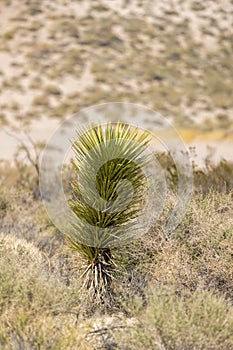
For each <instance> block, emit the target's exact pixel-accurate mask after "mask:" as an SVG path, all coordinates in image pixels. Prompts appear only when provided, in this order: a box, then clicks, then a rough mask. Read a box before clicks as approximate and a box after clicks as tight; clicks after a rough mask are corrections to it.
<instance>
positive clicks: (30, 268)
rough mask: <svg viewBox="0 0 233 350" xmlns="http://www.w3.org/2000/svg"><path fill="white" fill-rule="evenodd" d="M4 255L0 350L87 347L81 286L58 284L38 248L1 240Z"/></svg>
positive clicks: (0, 283) (0, 280) (0, 253)
mask: <svg viewBox="0 0 233 350" xmlns="http://www.w3.org/2000/svg"><path fill="white" fill-rule="evenodd" d="M0 256H1V259H0V300H1V303H0V319H1V321H0V347H1V349H9V348H14V349H18V348H20V349H21V348H23V349H41V348H42V349H48V348H50V349H73V348H76V349H77V348H78V349H79V348H80V349H87V348H88V347H87V346H85V341H84V340H83V335H82V332H83V330H82V328H81V327H80V328H77V326H76V320H77V308H76V306H77V305H78V293H77V291H78V285H77V283H76V285H73V286H72V287H70V288H68V287H66V286H65V285H64V284H62V283H59V280H57V279H56V278H55V277H54V276H53V275H51V273H50V272H49V269H48V264H47V262H46V260H44V259H43V256H42V255H41V253H40V252H39V251H38V249H36V248H35V247H33V245H32V244H29V243H27V242H25V241H24V240H19V239H15V238H14V237H13V236H12V237H11V238H10V237H8V236H3V235H2V236H1V237H0ZM72 310H73V311H72ZM83 327H85V328H87V327H88V325H85V326H83ZM87 329H88V328H87ZM64 335H65V336H64Z"/></svg>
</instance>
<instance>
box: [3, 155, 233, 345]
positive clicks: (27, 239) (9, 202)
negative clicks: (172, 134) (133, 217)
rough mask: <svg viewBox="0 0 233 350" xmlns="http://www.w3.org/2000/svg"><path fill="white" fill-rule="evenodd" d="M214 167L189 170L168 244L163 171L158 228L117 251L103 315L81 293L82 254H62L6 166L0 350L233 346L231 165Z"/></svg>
mask: <svg viewBox="0 0 233 350" xmlns="http://www.w3.org/2000/svg"><path fill="white" fill-rule="evenodd" d="M162 159H164V165H163V166H164V167H166V166H167V167H168V168H169V167H170V166H171V165H169V164H170V163H169V161H168V160H166V161H165V155H163V156H161V159H160V163H161V164H163V163H162V162H161V160H162ZM194 169H195V168H194ZM212 169H213V170H211V168H210V167H209V168H208V169H206V174H205V175H202V176H201V177H200V176H199V174H198V172H196V171H195V172H194V183H195V184H196V190H197V193H196V194H195V193H194V195H193V199H192V201H191V203H190V207H189V209H188V212H187V214H186V217H185V219H184V220H183V221H182V222H181V224H180V225H179V227H178V228H177V230H176V232H175V233H174V235H173V236H172V237H171V239H170V240H169V241H167V240H166V239H165V236H163V230H164V227H165V225H166V221H167V218H168V216H169V212H170V208H171V206H172V203H173V202H174V200H175V187H176V186H175V184H176V175H175V172H173V171H170V172H169V174H170V175H169V176H170V180H169V181H170V182H174V184H173V185H172V184H171V186H170V194H169V198H168V201H167V204H166V206H165V208H164V211H163V215H162V216H161V217H160V219H159V221H158V222H157V224H155V225H154V227H153V228H152V229H151V230H150V232H148V233H147V234H145V235H144V236H142V237H141V238H140V239H138V240H136V241H134V242H131V243H130V244H129V245H126V246H125V247H124V249H122V248H119V249H116V250H115V251H114V258H115V259H116V262H117V265H118V267H117V270H116V272H115V274H114V275H115V279H114V280H113V281H112V285H111V287H112V290H113V294H114V299H112V304H111V309H109V308H108V309H105V307H103V306H101V304H99V306H98V308H95V307H93V306H94V304H93V303H90V302H88V300H87V293H86V291H85V289H81V288H80V287H81V286H80V283H81V280H80V279H79V276H80V274H79V272H78V271H77V270H79V269H80V268H81V267H82V265H83V260H82V259H80V258H78V256H79V254H77V255H76V256H74V255H73V254H71V252H70V251H69V250H67V248H65V245H64V240H63V238H62V235H61V233H59V232H57V231H56V228H54V227H53V224H52V223H51V222H50V221H49V220H48V219H47V218H46V213H45V212H44V209H43V205H42V203H41V202H40V200H38V199H37V200H35V199H33V196H32V195H31V194H30V193H29V192H28V187H25V186H27V183H26V182H25V184H21V185H20V187H19V185H17V187H16V186H15V185H16V184H17V181H18V180H17V176H16V175H17V169H15V168H12V166H11V167H9V166H7V164H3V163H2V167H1V183H2V185H1V196H0V198H1V203H2V204H1V208H2V209H1V215H0V220H1V228H0V232H1V239H0V242H1V244H0V250H1V259H0V264H1V273H0V278H1V284H0V286H1V287H0V300H1V308H0V309H1V311H0V312H1V321H0V324H1V326H0V342H1V347H2V348H3V349H8V348H9V347H12V346H13V347H14V346H15V347H16V346H24V347H26V346H29V347H32V346H34V347H35V348H36V349H37V348H38V349H39V347H42V348H43V347H44V348H46V347H49V346H50V347H51V348H52V349H57V348H63V349H73V348H75V347H76V348H77V347H78V348H80V349H82V348H83V349H90V348H92V347H94V346H97V345H96V344H98V346H100V347H101V346H102V347H107V346H109V347H110V346H113V344H115V346H116V347H117V348H119V349H122V350H123V349H125V348H126V346H127V344H130V349H132V350H133V349H135V350H136V349H137V348H138V347H140V349H146V348H148V349H153V350H154V349H156V348H158V349H159V348H161V346H164V347H165V348H168V349H175V350H176V349H177V350H180V349H185V350H186V349H189V348H190V349H192V348H197V349H203V348H204V349H214V350H215V349H216V350H217V349H219V348H221V349H223V350H229V349H231V348H233V340H232V332H231V329H232V312H233V306H232V302H233V294H232V291H233V285H232V281H233V270H232V232H233V221H232V213H233V206H232V203H233V202H232V195H233V194H232V187H231V186H229V187H227V190H226V187H224V186H222V178H223V176H224V177H225V175H223V172H224V171H226V173H227V174H228V175H227V176H229V179H230V178H231V179H232V178H233V177H232V174H233V166H232V164H231V163H226V162H223V163H221V164H219V165H218V166H216V167H214V166H212ZM208 171H210V173H208ZM212 171H213V174H214V175H211V172H212ZM69 172H70V171H68V173H69ZM195 177H197V180H195ZM207 179H208V181H209V184H210V183H211V182H212V183H211V186H210V185H208V186H209V188H211V190H208V191H206V188H207V185H206V181H207ZM211 179H212V180H211ZM196 181H197V182H196ZM173 188H174V191H173ZM209 213H211V215H209ZM110 310H111V312H110ZM93 312H94V314H93ZM91 313H92V316H90V314H91ZM45 325H46V326H45ZM61 334H62V336H61ZM14 344H17V345H14ZM19 344H21V345H19ZM161 344H162V345H161Z"/></svg>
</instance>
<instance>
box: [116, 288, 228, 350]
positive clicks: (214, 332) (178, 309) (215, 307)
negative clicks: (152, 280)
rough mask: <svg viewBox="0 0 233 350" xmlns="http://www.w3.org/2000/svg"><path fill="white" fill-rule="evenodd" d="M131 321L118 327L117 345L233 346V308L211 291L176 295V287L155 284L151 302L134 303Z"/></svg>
mask: <svg viewBox="0 0 233 350" xmlns="http://www.w3.org/2000/svg"><path fill="white" fill-rule="evenodd" d="M132 308H133V310H134V311H133V314H134V318H133V319H132V321H131V325H130V326H129V325H128V326H127V325H126V326H125V329H123V330H118V332H116V334H115V340H116V342H117V344H118V347H117V348H118V349H131V350H134V349H135V350H136V349H142V350H144V349H151V350H152V349H153V350H156V349H158V350H159V349H168V350H182V349H183V350H189V349H190V350H191V349H197V350H201V349H206V350H210V349H212V350H213V349H216V350H217V349H223V350H228V349H233V335H232V332H231V330H232V327H233V308H232V306H231V305H229V304H228V303H227V302H226V301H225V300H224V298H222V297H218V296H215V295H213V293H211V292H208V291H202V290H197V291H196V292H195V293H193V294H188V295H187V294H186V295H180V296H179V295H177V293H176V291H175V289H172V288H170V289H168V288H165V287H164V288H161V287H159V288H156V289H154V290H153V291H151V293H150V296H149V298H148V305H147V307H146V308H142V307H141V305H140V301H139V302H138V301H134V302H133V303H132V305H131V309H132Z"/></svg>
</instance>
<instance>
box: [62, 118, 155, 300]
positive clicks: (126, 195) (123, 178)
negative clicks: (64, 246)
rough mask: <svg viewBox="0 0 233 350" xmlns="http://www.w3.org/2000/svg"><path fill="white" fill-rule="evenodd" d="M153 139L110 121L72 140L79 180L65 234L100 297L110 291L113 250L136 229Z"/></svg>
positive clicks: (92, 290) (93, 292)
mask: <svg viewBox="0 0 233 350" xmlns="http://www.w3.org/2000/svg"><path fill="white" fill-rule="evenodd" d="M149 141H150V139H149V136H148V133H147V132H141V131H139V130H138V129H137V128H132V127H130V126H129V125H128V124H125V123H115V124H114V123H109V124H106V125H104V126H103V125H98V126H92V127H90V128H89V129H84V130H81V131H80V132H78V133H77V139H76V140H75V141H74V142H73V144H72V149H73V151H74V159H73V161H72V164H73V168H74V170H75V173H76V179H75V180H74V181H73V182H72V183H71V186H72V189H73V194H72V199H71V200H70V208H71V210H72V214H73V215H72V218H71V230H70V232H69V233H68V234H67V237H66V238H67V242H68V244H69V246H70V247H71V248H72V249H73V250H75V251H77V252H78V253H79V255H80V256H81V257H82V259H83V261H84V266H83V273H82V278H83V286H85V287H86V288H87V290H88V291H89V292H90V293H91V295H92V296H94V297H95V298H98V299H99V300H102V299H103V297H104V295H106V294H107V293H110V285H111V281H112V278H113V270H114V269H115V268H116V263H115V261H114V258H113V249H114V248H115V247H116V246H122V245H123V244H125V243H127V242H129V240H130V239H132V236H133V235H134V234H135V230H136V229H137V224H138V221H137V218H138V216H139V215H140V213H141V212H142V208H143V204H144V198H145V196H146V193H147V181H146V176H145V174H144V172H143V167H144V166H145V164H147V162H148V155H147V154H146V150H147V146H148V143H149Z"/></svg>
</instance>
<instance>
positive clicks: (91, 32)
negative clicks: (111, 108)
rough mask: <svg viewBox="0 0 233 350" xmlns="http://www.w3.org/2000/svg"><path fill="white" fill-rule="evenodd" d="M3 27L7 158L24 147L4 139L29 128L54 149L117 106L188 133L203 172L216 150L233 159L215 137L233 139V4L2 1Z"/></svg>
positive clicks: (0, 129)
mask: <svg viewBox="0 0 233 350" xmlns="http://www.w3.org/2000/svg"><path fill="white" fill-rule="evenodd" d="M0 17H1V22H0V143H1V147H0V158H4V159H12V158H13V154H14V152H15V149H16V147H17V142H16V141H15V140H14V139H13V138H12V137H10V136H9V135H7V134H6V133H5V129H8V130H11V129H12V128H14V127H15V125H20V127H21V129H24V128H26V126H25V125H30V135H31V136H32V137H33V139H34V140H35V141H37V140H38V141H45V142H46V140H47V138H48V137H49V135H50V134H51V132H53V130H54V128H55V127H56V126H57V125H59V123H60V122H61V120H64V119H66V118H67V117H68V116H70V115H72V114H74V113H76V112H78V111H80V110H81V109H82V108H85V107H88V106H91V105H93V104H98V103H105V102H112V101H127V102H134V103H139V104H141V105H144V106H146V107H149V108H152V109H154V110H157V111H158V112H160V113H161V114H162V115H164V116H165V117H166V118H168V119H169V120H170V121H171V122H172V123H173V124H174V125H175V126H176V127H178V129H179V130H181V134H182V130H183V129H187V128H189V129H190V130H189V132H188V133H189V136H187V133H186V135H185V136H184V141H185V142H186V143H187V146H188V147H189V146H192V147H194V146H195V147H196V149H197V153H198V156H197V159H198V162H199V163H200V164H201V162H202V161H201V159H202V158H203V157H205V156H206V155H207V154H208V152H209V151H208V149H209V148H208V147H214V148H216V153H215V156H214V157H215V158H216V159H219V158H220V157H224V158H227V159H232V158H233V156H232V151H231V150H232V140H231V138H230V136H229V137H228V139H226V138H225V136H224V135H222V137H220V138H219V137H217V138H216V135H215V133H214V131H215V130H220V131H221V130H224V131H225V132H228V134H229V135H231V134H232V132H233V89H232V86H233V68H232V40H231V39H232V35H233V3H232V1H230V0H220V1H217V2H215V1H212V0H208V1H206V2H205V3H201V2H199V1H195V0H190V1H182V0H174V1H172V2H171V1H160V2H158V1H154V0H143V1H139V0H128V1H127V0H119V1H117V2H116V1H112V0H101V1H95V0H94V1H90V0H83V1H78V2H77V1H66V0H57V1H55V2H53V3H51V2H50V1H48V0H43V1H38V0H33V1H24V0H23V1H21V2H17V1H16V0H2V1H0ZM141 122H143V123H144V121H141ZM196 127H198V130H199V131H197V129H196ZM193 130H195V132H194V133H195V137H194V139H190V134H191V133H192V132H193ZM206 130H207V131H209V134H208V133H206ZM199 134H201V135H203V136H202V139H200V137H199V136H198V135H199Z"/></svg>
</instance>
